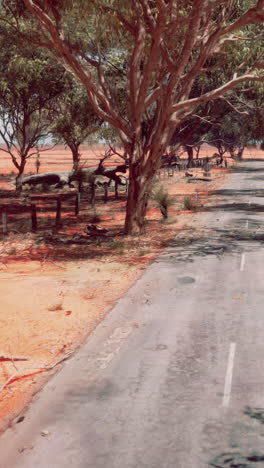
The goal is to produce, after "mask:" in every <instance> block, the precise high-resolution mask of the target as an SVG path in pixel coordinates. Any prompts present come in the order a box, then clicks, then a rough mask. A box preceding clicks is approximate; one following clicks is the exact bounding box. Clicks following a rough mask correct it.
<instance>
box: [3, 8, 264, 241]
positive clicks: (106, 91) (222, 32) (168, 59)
mask: <svg viewBox="0 0 264 468" xmlns="http://www.w3.org/2000/svg"><path fill="white" fill-rule="evenodd" d="M23 3H24V5H25V7H26V8H27V12H26V13H25V12H24V11H23V8H22V7H23ZM6 4H7V7H8V12H9V14H11V16H12V15H13V16H14V17H15V20H14V21H15V22H16V25H17V26H18V34H20V35H21V37H23V35H24V31H23V28H21V26H20V24H21V22H20V20H21V16H23V15H24V16H25V17H26V18H27V19H28V21H30V22H31V35H30V40H32V41H35V43H36V44H39V45H41V46H43V47H46V48H48V49H49V50H50V51H51V52H53V54H54V56H55V57H56V58H57V60H58V61H59V62H60V63H62V62H63V63H64V66H65V67H67V69H69V70H71V72H72V73H73V74H74V76H76V77H77V78H78V79H79V80H80V82H81V83H82V84H83V87H84V89H85V91H86V93H87V95H88V97H89V99H90V101H91V103H92V105H93V107H94V110H95V111H96V113H97V114H98V115H99V117H100V118H102V119H103V120H104V121H106V122H108V123H109V124H110V125H113V127H115V128H116V129H117V131H118V133H119V137H120V140H121V141H122V144H123V146H124V149H125V151H126V153H127V154H128V158H129V173H130V175H129V178H130V183H129V192H128V201H127V211H126V221H125V231H126V232H127V233H130V234H131V233H137V232H142V230H143V229H144V218H145V214H146V208H147V201H148V197H149V193H150V188H151V182H152V179H153V176H154V174H155V172H156V171H157V169H158V167H159V166H160V161H161V156H162V154H163V153H164V151H165V149H166V147H167V145H168V143H169V141H170V139H171V136H172V135H173V132H174V131H175V128H177V127H178V126H180V125H181V124H182V123H183V122H184V121H185V120H186V119H187V118H189V117H190V115H192V114H193V113H195V110H196V108H197V106H198V105H199V104H200V103H206V102H209V101H211V100H214V99H217V98H219V97H220V96H223V95H224V94H225V93H227V92H228V91H230V90H231V89H233V88H234V87H236V86H238V85H239V84H240V83H242V82H244V81H250V82H253V81H262V80H263V79H264V77H263V73H262V71H261V70H262V68H263V60H262V59H261V57H260V47H255V44H257V43H259V41H260V40H261V38H260V34H261V27H260V25H261V24H262V23H263V20H264V0H245V1H243V2H241V1H240V0H225V1H224V0H112V1H111V2H109V1H106V0H90V1H89V2H85V1H83V0H79V1H77V0H19V1H18V0H17V1H15V0H9V1H8V2H6ZM17 8H20V11H19V14H18V15H16V12H17ZM22 23H23V22H22ZM247 41H251V42H250V44H252V43H253V44H254V47H253V50H252V47H248V49H249V50H247V48H246V47H243V52H241V48H240V47H238V44H240V43H243V44H245V43H247ZM252 41H253V42H252ZM236 48H237V50H238V53H237V54H236V58H235V59H234V60H232V64H231V66H230V67H228V66H227V70H226V73H225V76H224V79H223V81H222V80H221V82H219V84H218V85H217V86H216V87H215V88H214V89H211V90H210V91H205V92H203V93H201V94H200V95H199V96H195V97H192V89H193V87H194V85H195V82H196V80H197V79H198V77H200V76H203V75H204V76H206V74H207V73H210V70H211V69H212V68H214V69H215V70H216V69H218V70H219V74H221V71H222V70H223V68H225V67H226V65H227V64H228V60H229V57H228V53H229V51H230V50H231V49H232V50H234V49H236ZM113 51H114V53H115V54H114V55H115V56H116V59H117V61H118V65H116V63H113V64H112V71H113V73H112V76H110V77H109V73H108V70H109V63H111V55H113ZM106 65H107V67H106ZM120 90H121V91H122V92H121V93H120ZM120 94H121V95H122V102H126V104H127V105H126V108H125V109H120V101H119V99H118V97H119V96H120ZM121 107H122V106H121Z"/></svg>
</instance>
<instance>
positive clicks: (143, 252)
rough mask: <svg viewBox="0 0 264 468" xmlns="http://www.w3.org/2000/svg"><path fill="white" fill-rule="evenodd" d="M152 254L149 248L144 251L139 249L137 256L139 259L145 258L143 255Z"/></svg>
mask: <svg viewBox="0 0 264 468" xmlns="http://www.w3.org/2000/svg"><path fill="white" fill-rule="evenodd" d="M151 252H152V249H151V248H149V247H148V248H147V247H146V248H145V249H140V250H139V252H138V256H139V257H145V255H148V254H150V253H151Z"/></svg>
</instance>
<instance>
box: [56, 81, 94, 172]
mask: <svg viewBox="0 0 264 468" xmlns="http://www.w3.org/2000/svg"><path fill="white" fill-rule="evenodd" d="M58 108H59V115H58V117H57V118H56V120H55V122H54V124H52V126H51V131H52V135H53V137H54V139H55V142H57V143H59V142H63V143H65V144H66V145H67V146H68V147H69V148H70V150H71V152H72V160H73V171H74V172H76V171H77V170H78V167H79V162H80V146H81V144H82V143H84V142H85V141H86V140H87V138H88V137H89V136H90V135H92V134H94V133H96V132H98V130H99V129H100V127H101V125H102V123H103V121H102V119H101V118H100V117H99V116H98V115H97V114H96V113H95V111H94V109H93V107H92V106H91V104H90V102H89V100H88V98H87V94H86V93H84V91H83V89H82V88H80V86H78V83H76V82H74V81H72V80H71V81H70V82H69V89H68V90H67V91H65V92H64V93H63V95H62V96H61V99H60V103H59V107H58Z"/></svg>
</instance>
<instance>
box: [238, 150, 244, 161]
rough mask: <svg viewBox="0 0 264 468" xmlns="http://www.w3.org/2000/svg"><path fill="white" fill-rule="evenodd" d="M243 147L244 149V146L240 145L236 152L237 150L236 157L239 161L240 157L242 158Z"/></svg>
mask: <svg viewBox="0 0 264 468" xmlns="http://www.w3.org/2000/svg"><path fill="white" fill-rule="evenodd" d="M244 149H245V147H244V146H242V148H240V149H239V150H238V152H237V159H238V160H239V161H241V159H242V158H243V153H244Z"/></svg>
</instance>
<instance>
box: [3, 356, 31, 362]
mask: <svg viewBox="0 0 264 468" xmlns="http://www.w3.org/2000/svg"><path fill="white" fill-rule="evenodd" d="M0 361H1V362H3V361H11V362H13V361H28V358H23V357H13V356H0Z"/></svg>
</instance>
